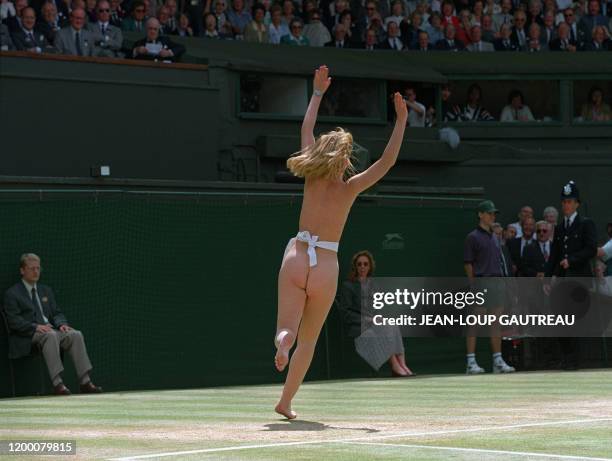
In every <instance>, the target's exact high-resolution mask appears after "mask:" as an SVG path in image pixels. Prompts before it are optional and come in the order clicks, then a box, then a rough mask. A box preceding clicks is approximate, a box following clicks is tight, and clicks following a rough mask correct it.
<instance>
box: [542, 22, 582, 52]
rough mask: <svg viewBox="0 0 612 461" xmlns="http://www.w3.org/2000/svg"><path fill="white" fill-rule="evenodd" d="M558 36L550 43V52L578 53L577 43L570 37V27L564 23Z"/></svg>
mask: <svg viewBox="0 0 612 461" xmlns="http://www.w3.org/2000/svg"><path fill="white" fill-rule="evenodd" d="M557 34H558V36H557V37H556V38H553V39H552V40H551V41H550V45H549V48H550V51H572V52H573V51H576V46H577V45H576V41H575V40H574V39H572V38H571V37H570V28H569V26H568V25H567V24H566V23H564V22H562V23H561V24H559V29H558V31H557Z"/></svg>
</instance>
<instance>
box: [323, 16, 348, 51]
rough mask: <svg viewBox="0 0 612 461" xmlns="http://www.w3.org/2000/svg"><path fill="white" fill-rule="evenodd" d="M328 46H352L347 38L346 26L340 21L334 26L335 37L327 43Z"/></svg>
mask: <svg viewBox="0 0 612 461" xmlns="http://www.w3.org/2000/svg"><path fill="white" fill-rule="evenodd" d="M325 46H326V47H328V48H350V47H351V46H350V43H349V41H348V40H346V27H345V26H344V24H342V23H341V22H339V23H338V24H336V26H335V27H334V39H333V40H330V41H329V42H327V43H326V44H325Z"/></svg>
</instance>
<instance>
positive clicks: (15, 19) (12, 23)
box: [3, 0, 28, 33]
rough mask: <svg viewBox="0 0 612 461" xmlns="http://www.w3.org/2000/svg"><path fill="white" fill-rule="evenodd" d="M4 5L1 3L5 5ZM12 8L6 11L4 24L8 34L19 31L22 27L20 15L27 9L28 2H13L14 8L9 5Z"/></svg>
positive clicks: (22, 0)
mask: <svg viewBox="0 0 612 461" xmlns="http://www.w3.org/2000/svg"><path fill="white" fill-rule="evenodd" d="M5 4H6V3H3V5H5ZM11 6H12V8H9V9H7V10H6V13H5V14H6V15H7V16H6V19H4V23H5V24H6V25H7V27H8V29H9V32H11V33H13V32H15V31H18V30H20V29H21V28H22V27H23V26H22V24H21V13H22V12H23V10H24V9H25V8H27V7H28V0H15V2H14V6H13V4H12V3H11Z"/></svg>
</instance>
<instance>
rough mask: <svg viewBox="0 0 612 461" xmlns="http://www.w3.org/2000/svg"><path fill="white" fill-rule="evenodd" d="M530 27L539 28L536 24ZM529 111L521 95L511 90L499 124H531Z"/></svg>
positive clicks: (531, 119) (517, 91)
mask: <svg viewBox="0 0 612 461" xmlns="http://www.w3.org/2000/svg"><path fill="white" fill-rule="evenodd" d="M532 26H535V27H539V26H538V25H537V24H532ZM533 120H534V118H533V114H532V113H531V109H529V106H527V105H526V104H525V103H524V99H523V93H521V92H520V91H519V90H512V91H511V92H510V94H509V95H508V105H507V106H506V107H504V108H503V109H502V112H501V116H500V117H499V121H500V122H532V121H533Z"/></svg>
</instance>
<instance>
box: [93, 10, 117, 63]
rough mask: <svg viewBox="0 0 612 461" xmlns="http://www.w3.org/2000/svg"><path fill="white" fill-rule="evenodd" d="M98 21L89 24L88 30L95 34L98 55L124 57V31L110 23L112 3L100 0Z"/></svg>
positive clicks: (97, 12)
mask: <svg viewBox="0 0 612 461" xmlns="http://www.w3.org/2000/svg"><path fill="white" fill-rule="evenodd" d="M96 16H97V18H98V21H97V22H90V23H88V24H87V30H89V32H91V35H92V36H93V43H94V45H95V46H96V47H97V48H98V56H106V57H109V58H117V57H121V58H122V57H123V53H121V46H122V45H123V33H122V32H121V29H119V28H118V27H116V26H113V25H112V24H110V3H109V2H108V1H107V0H98V3H97V5H96Z"/></svg>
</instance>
